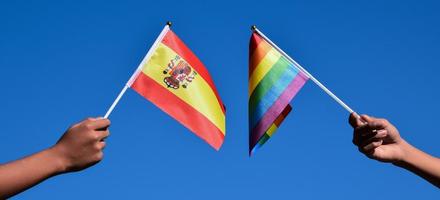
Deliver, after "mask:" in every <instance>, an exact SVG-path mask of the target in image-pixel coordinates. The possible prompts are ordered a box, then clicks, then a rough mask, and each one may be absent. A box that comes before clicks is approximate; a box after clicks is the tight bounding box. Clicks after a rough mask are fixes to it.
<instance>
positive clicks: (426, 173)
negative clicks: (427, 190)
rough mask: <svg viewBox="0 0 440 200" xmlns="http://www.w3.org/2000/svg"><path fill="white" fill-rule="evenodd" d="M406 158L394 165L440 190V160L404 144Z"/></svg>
mask: <svg viewBox="0 0 440 200" xmlns="http://www.w3.org/2000/svg"><path fill="white" fill-rule="evenodd" d="M402 149H403V152H404V157H403V159H402V161H399V162H396V163H394V164H395V165H397V166H399V167H402V168H405V169H407V170H409V171H411V172H413V173H415V174H417V175H419V176H421V177H423V178H424V179H425V180H427V181H429V182H430V183H432V184H433V185H435V186H437V187H438V188H440V159H439V158H436V157H433V156H430V155H429V154H427V153H425V152H423V151H421V150H419V149H417V148H415V147H413V146H412V145H410V144H409V143H407V142H405V141H404V142H403V144H402Z"/></svg>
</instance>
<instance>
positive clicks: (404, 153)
mask: <svg viewBox="0 0 440 200" xmlns="http://www.w3.org/2000/svg"><path fill="white" fill-rule="evenodd" d="M399 149H400V156H399V158H398V159H396V161H395V162H393V164H394V165H396V166H400V167H404V166H407V165H409V163H410V162H411V157H412V154H413V153H412V152H413V151H414V147H413V146H411V144H409V143H408V142H406V141H405V140H403V139H402V140H401V141H400V142H399Z"/></svg>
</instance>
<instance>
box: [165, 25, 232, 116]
mask: <svg viewBox="0 0 440 200" xmlns="http://www.w3.org/2000/svg"><path fill="white" fill-rule="evenodd" d="M162 43H163V44H165V45H166V46H168V47H169V48H171V49H172V50H173V51H174V52H176V53H177V54H179V55H180V56H182V58H183V59H185V60H186V61H187V62H188V63H189V64H190V65H191V66H192V67H194V69H195V70H196V71H197V72H199V74H200V76H202V77H203V79H205V81H206V82H207V83H208V84H209V86H210V87H211V88H212V90H213V91H214V94H215V96H216V97H217V100H218V102H219V103H220V105H221V106H222V110H223V113H225V112H226V108H225V106H224V104H223V102H222V100H221V98H220V95H218V92H217V88H216V87H215V85H214V82H213V81H212V78H211V76H210V75H209V73H208V70H206V68H205V66H204V65H203V63H202V62H201V61H200V60H199V58H197V56H196V55H194V53H193V52H192V51H191V50H190V49H189V48H188V47H187V46H186V45H185V43H183V41H182V40H181V39H180V38H179V37H178V36H177V35H176V34H175V33H174V32H173V31H171V30H170V31H168V33H167V34H166V35H165V37H164V38H163V40H162Z"/></svg>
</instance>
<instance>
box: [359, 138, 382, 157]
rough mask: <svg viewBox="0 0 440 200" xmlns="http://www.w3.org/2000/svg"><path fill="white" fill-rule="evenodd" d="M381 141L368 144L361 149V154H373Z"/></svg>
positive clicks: (377, 140)
mask: <svg viewBox="0 0 440 200" xmlns="http://www.w3.org/2000/svg"><path fill="white" fill-rule="evenodd" d="M382 143H383V140H382V139H375V140H374V141H373V142H371V143H368V144H367V145H365V146H363V147H361V150H362V152H363V153H367V154H368V153H371V152H374V149H375V148H377V147H379V146H380V145H382Z"/></svg>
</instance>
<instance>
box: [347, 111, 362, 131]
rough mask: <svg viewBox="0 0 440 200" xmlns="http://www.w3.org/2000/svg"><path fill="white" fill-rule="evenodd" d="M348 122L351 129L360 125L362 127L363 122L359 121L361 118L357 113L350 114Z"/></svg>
mask: <svg viewBox="0 0 440 200" xmlns="http://www.w3.org/2000/svg"><path fill="white" fill-rule="evenodd" d="M348 122H349V123H350V125H351V126H352V127H353V128H356V127H359V126H362V125H364V122H363V120H362V119H361V116H359V115H358V114H357V113H355V112H352V113H351V114H350V117H349V119H348Z"/></svg>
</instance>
